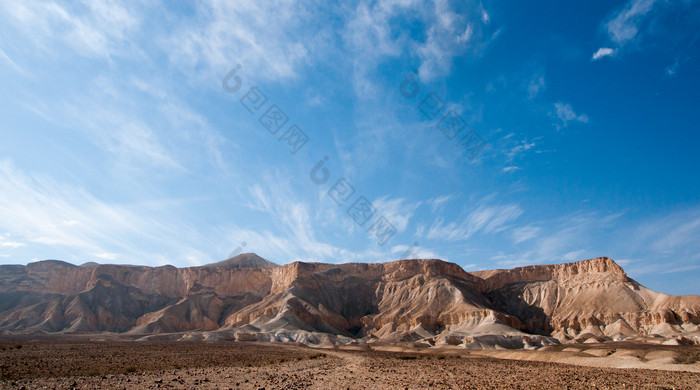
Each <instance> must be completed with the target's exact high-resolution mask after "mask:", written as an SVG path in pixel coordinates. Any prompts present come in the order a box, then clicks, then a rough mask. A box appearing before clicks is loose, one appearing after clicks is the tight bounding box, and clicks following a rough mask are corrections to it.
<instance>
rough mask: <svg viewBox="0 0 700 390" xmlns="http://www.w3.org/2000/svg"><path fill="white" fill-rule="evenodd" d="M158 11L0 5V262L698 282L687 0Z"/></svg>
mask: <svg viewBox="0 0 700 390" xmlns="http://www.w3.org/2000/svg"><path fill="white" fill-rule="evenodd" d="M178 4H179V5H176V6H173V5H171V4H170V2H159V1H155V0H153V1H141V2H120V1H89V2H87V1H86V2H51V1H33V0H28V1H21V2H15V1H3V2H1V3H0V8H1V11H0V82H1V84H2V86H3V93H2V94H3V104H2V105H1V106H0V117H1V118H2V121H1V122H0V262H1V263H27V262H29V261H35V260H38V259H47V258H56V259H63V260H66V261H70V262H73V263H77V264H80V263H83V262H87V261H98V262H109V263H137V264H147V265H161V264H173V265H176V266H190V265H199V264H205V263H208V262H212V261H218V260H221V259H224V258H227V257H228V256H229V255H231V254H235V253H237V252H256V253H258V254H260V255H261V256H263V257H265V258H268V259H270V260H272V261H275V262H278V263H288V262H291V261H295V260H303V261H324V262H349V261H362V262H374V261H388V260H394V259H399V258H403V257H410V258H441V259H445V260H448V261H452V262H456V263H458V264H460V265H462V266H463V267H464V268H465V269H466V270H477V269H492V268H506V267H513V266H520V265H528V264H542V263H558V262H564V261H572V260H583V259H587V258H592V257H597V256H610V257H612V258H613V259H615V260H616V261H618V262H619V263H620V264H621V265H623V267H624V268H625V269H626V270H627V272H628V273H629V274H630V275H631V276H632V277H634V278H636V279H637V280H639V281H640V282H641V283H643V284H645V285H647V286H648V287H650V288H652V289H656V290H659V291H663V292H668V293H675V294H688V293H694V294H698V293H700V289H698V287H697V286H699V285H700V276H699V275H700V272H698V270H700V240H698V238H700V175H698V174H697V172H698V168H700V154H699V153H697V146H698V142H699V141H700V134H699V133H698V123H700V110H699V109H698V105H699V103H700V96H699V93H698V91H699V90H700V73H699V72H698V71H697V69H699V68H700V67H699V65H700V58H699V55H700V42H698V38H700V4H699V3H698V2H697V1H675V2H670V1H654V0H626V1H591V2H581V3H575V4H574V3H570V2H537V3H520V4H507V5H506V4H503V3H501V2H493V3H491V2H475V1H463V2H449V1H443V0H436V1H425V2H423V1H413V0H385V1H364V0H359V1H351V2H343V3H342V4H340V5H329V4H328V3H327V2H316V1H306V2H297V1H265V2H261V1H247V0H242V1H236V2H233V1H232V2H227V1H212V2H189V3H185V2H178ZM233 70H235V72H232V73H229V72H231V71H233ZM234 73H235V74H234ZM227 74H229V75H230V76H231V77H230V78H229V79H228V80H227V81H228V82H227V83H226V84H225V85H226V87H227V88H226V89H225V88H224V85H223V84H222V79H224V77H225V76H226V75H227ZM273 114H274V115H277V116H273ZM284 118H287V119H286V120H285V119H284ZM443 118H447V119H445V120H443ZM314 167H317V169H316V170H314ZM312 170H313V177H312Z"/></svg>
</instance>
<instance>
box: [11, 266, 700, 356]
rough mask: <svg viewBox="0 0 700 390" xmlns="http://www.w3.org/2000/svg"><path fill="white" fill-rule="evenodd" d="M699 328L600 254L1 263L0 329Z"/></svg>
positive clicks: (429, 336) (252, 334) (503, 332)
mask: <svg viewBox="0 0 700 390" xmlns="http://www.w3.org/2000/svg"><path fill="white" fill-rule="evenodd" d="M698 323H700V297H698V296H683V297H676V296H671V295H666V294H660V293H656V292H653V291H650V290H648V289H646V288H644V287H643V286H641V285H639V284H638V283H636V282H635V281H634V280H631V279H629V278H628V277H627V275H626V274H625V272H624V271H623V270H622V268H621V267H619V266H618V265H617V264H616V263H615V262H614V261H612V260H611V259H609V258H605V257H601V258H596V259H591V260H585V261H580V262H576V263H567V264H556V265H541V266H529V267H520V268H515V269H511V270H493V271H480V272H472V273H467V272H465V271H464V270H463V269H462V268H461V267H459V266H458V265H456V264H452V263H447V262H444V261H441V260H402V261H395V262H390V263H374V264H365V263H348V264H323V263H301V262H296V263H292V264H286V265H282V266H277V265H275V264H273V263H270V262H268V261H266V260H264V259H262V258H259V257H258V256H256V255H254V254H244V255H240V257H237V258H233V259H229V260H226V261H223V262H219V263H214V264H211V265H208V266H202V267H190V268H175V267H171V266H164V267H142V266H123V265H98V264H90V265H86V266H74V265H71V264H68V263H64V262H58V261H45V262H39V263H32V264H29V265H27V266H0V331H1V332H12V333H14V332H46V333H52V332H68V333H70V332H101V331H109V332H118V333H122V332H128V333H130V334H136V335H143V336H148V335H153V334H183V335H184V334H188V336H187V337H194V336H192V335H193V334H199V335H207V337H214V336H212V335H214V334H228V335H229V336H228V337H233V338H237V339H241V340H271V341H273V340H278V341H284V340H288V341H303V342H310V343H320V342H335V343H337V342H349V340H361V341H363V342H372V341H373V340H394V341H416V342H425V343H428V344H434V343H450V344H455V345H463V346H466V347H470V348H471V347H484V346H488V345H492V346H493V345H501V346H503V347H508V348H510V347H513V346H516V347H517V346H518V345H519V346H521V347H533V348H536V347H538V346H541V345H546V344H548V343H553V342H557V340H555V339H553V338H551V337H549V336H555V337H556V338H557V339H558V340H560V341H563V342H568V341H571V342H584V341H589V340H595V341H604V340H610V339H622V338H628V337H640V336H650V335H655V336H654V337H657V336H658V337H661V338H664V340H676V339H677V338H678V337H679V336H683V337H684V340H686V341H687V340H690V341H692V340H700V329H698V326H697V324H698ZM192 332H194V333H192ZM533 334H535V335H540V336H532V335H533ZM183 337H185V336H183ZM202 337H204V336H202ZM217 337H219V336H217ZM222 337H223V336H222Z"/></svg>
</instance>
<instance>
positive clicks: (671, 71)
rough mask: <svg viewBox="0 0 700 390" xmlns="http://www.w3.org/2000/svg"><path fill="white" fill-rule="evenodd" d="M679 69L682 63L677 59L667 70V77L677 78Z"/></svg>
mask: <svg viewBox="0 0 700 390" xmlns="http://www.w3.org/2000/svg"><path fill="white" fill-rule="evenodd" d="M678 68H680V62H679V61H678V59H677V58H676V60H675V61H673V63H672V64H671V65H669V66H668V67H667V68H666V75H667V76H669V77H672V76H675V75H676V73H678Z"/></svg>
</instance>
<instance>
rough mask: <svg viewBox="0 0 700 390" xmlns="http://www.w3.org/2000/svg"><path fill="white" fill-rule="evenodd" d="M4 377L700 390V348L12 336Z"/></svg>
mask: <svg viewBox="0 0 700 390" xmlns="http://www.w3.org/2000/svg"><path fill="white" fill-rule="evenodd" d="M0 378H1V379H0V388H3V389H96V388H103V389H158V388H166V389H184V388H188V389H191V388H202V389H307V388H308V389H426V388H432V389H700V346H663V345H650V344H639V343H625V342H611V343H602V344H595V345H590V346H589V345H576V346H572V345H558V346H552V347H545V348H541V349H539V350H536V351H525V350H517V351H513V350H465V349H462V348H458V347H452V348H450V347H439V348H435V347H433V348H422V347H419V346H413V345H411V343H387V344H385V345H375V346H356V347H351V346H347V347H340V348H337V347H336V348H311V347H308V346H305V345H302V344H297V343H258V342H226V341H217V342H206V341H204V342H203V341H191V342H185V341H178V342H172V341H133V340H124V339H105V338H100V337H96V336H95V335H91V336H89V337H87V336H85V337H78V336H70V337H69V336H66V337H55V336H54V337H43V338H42V337H32V336H21V337H18V336H12V337H3V338H1V339H0Z"/></svg>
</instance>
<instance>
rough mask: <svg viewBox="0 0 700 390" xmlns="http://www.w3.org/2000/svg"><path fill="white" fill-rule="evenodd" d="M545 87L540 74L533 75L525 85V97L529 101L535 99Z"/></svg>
mask: <svg viewBox="0 0 700 390" xmlns="http://www.w3.org/2000/svg"><path fill="white" fill-rule="evenodd" d="M545 87H546V85H545V81H544V76H543V75H541V74H536V75H534V76H533V78H532V79H531V80H530V82H529V83H528V85H527V97H528V98H530V99H534V98H536V97H537V95H539V93H540V92H541V91H542V90H544V89H545Z"/></svg>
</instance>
